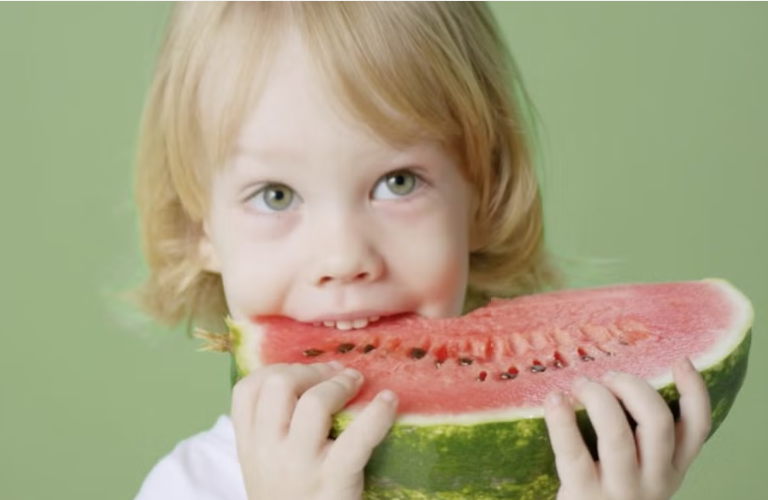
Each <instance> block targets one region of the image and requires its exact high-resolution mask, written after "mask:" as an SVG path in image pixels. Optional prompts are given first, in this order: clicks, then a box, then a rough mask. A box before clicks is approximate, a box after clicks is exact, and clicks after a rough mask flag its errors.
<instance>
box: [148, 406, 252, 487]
mask: <svg viewBox="0 0 768 500" xmlns="http://www.w3.org/2000/svg"><path fill="white" fill-rule="evenodd" d="M135 500H247V497H246V494H245V486H244V485H243V477H242V474H241V472H240V464H239V463H238V460H237V449H236V447H235V433H234V429H233V428H232V421H231V420H230V419H229V417H227V416H224V415H222V416H221V417H219V418H218V420H217V421H216V424H214V426H213V427H212V428H211V429H209V430H207V431H205V432H201V433H200V434H196V435H194V436H192V437H190V438H187V439H185V440H184V441H182V442H180V443H179V444H178V445H176V447H175V448H174V449H173V451H171V453H169V454H168V455H166V456H165V457H163V458H162V459H161V460H160V462H158V463H157V465H155V467H154V468H153V469H152V470H151V471H150V473H149V475H148V476H147V477H146V479H144V483H143V484H142V485H141V489H140V490H139V494H138V496H137V497H136V498H135Z"/></svg>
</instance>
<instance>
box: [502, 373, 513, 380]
mask: <svg viewBox="0 0 768 500" xmlns="http://www.w3.org/2000/svg"><path fill="white" fill-rule="evenodd" d="M515 378H517V373H509V372H504V373H502V374H501V380H512V379H515Z"/></svg>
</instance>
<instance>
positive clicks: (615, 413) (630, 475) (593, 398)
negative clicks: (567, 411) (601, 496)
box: [573, 378, 639, 496]
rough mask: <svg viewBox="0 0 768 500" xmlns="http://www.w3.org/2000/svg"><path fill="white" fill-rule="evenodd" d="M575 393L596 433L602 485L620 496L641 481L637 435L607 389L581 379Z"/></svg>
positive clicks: (614, 397) (574, 390) (575, 386)
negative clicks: (636, 444)
mask: <svg viewBox="0 0 768 500" xmlns="http://www.w3.org/2000/svg"><path fill="white" fill-rule="evenodd" d="M573 393H574V395H575V396H576V397H577V398H578V400H579V401H581V403H582V404H583V405H584V407H585V408H586V410H587V414H588V415H589V419H590V421H591V422H592V426H593V427H594V429H595V433H596V434H597V452H598V454H599V456H600V472H601V479H602V483H603V486H604V487H605V489H606V490H607V491H608V492H611V493H615V494H617V495H619V496H620V495H621V494H622V492H623V491H626V489H627V487H628V486H631V487H634V485H636V484H637V482H638V480H639V468H638V464H637V448H636V446H635V436H634V435H633V434H632V429H630V427H629V422H628V421H627V416H626V415H625V413H624V410H623V409H622V407H621V405H620V404H619V401H618V400H617V399H616V396H614V395H613V394H612V393H611V392H610V391H609V390H608V388H606V387H605V386H603V385H601V384H598V383H596V382H594V381H591V380H587V379H584V378H579V379H577V380H576V382H575V383H574V386H573Z"/></svg>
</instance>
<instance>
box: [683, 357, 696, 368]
mask: <svg viewBox="0 0 768 500" xmlns="http://www.w3.org/2000/svg"><path fill="white" fill-rule="evenodd" d="M680 365H681V367H682V368H684V369H686V370H689V371H696V367H695V366H693V362H692V361H691V358H689V357H688V356H686V357H685V358H683V360H682V361H681V362H680Z"/></svg>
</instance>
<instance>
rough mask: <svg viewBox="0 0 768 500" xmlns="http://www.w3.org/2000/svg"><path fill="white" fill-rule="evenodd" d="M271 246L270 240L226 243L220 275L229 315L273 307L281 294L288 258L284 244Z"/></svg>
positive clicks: (287, 277)
mask: <svg viewBox="0 0 768 500" xmlns="http://www.w3.org/2000/svg"><path fill="white" fill-rule="evenodd" d="M275 247H276V245H275V244H274V243H271V242H263V241H258V240H256V241H249V240H247V239H245V238H243V239H239V238H238V239H236V241H235V240H233V241H231V242H230V244H229V245H227V248H226V249H225V252H224V258H223V259H222V267H221V275H222V281H223V284H224V292H225V295H226V297H227V304H228V307H229V310H230V314H231V315H232V316H233V317H236V318H243V317H246V316H249V315H252V314H255V313H261V312H263V311H271V310H275V309H276V308H277V306H278V305H279V304H280V302H281V300H282V298H283V297H284V296H285V294H286V286H287V283H289V282H290V276H289V273H290V272H291V269H293V267H292V266H291V265H290V261H291V258H292V257H291V255H290V252H286V248H285V247H281V248H280V249H277V248H275ZM288 250H290V249H288Z"/></svg>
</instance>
